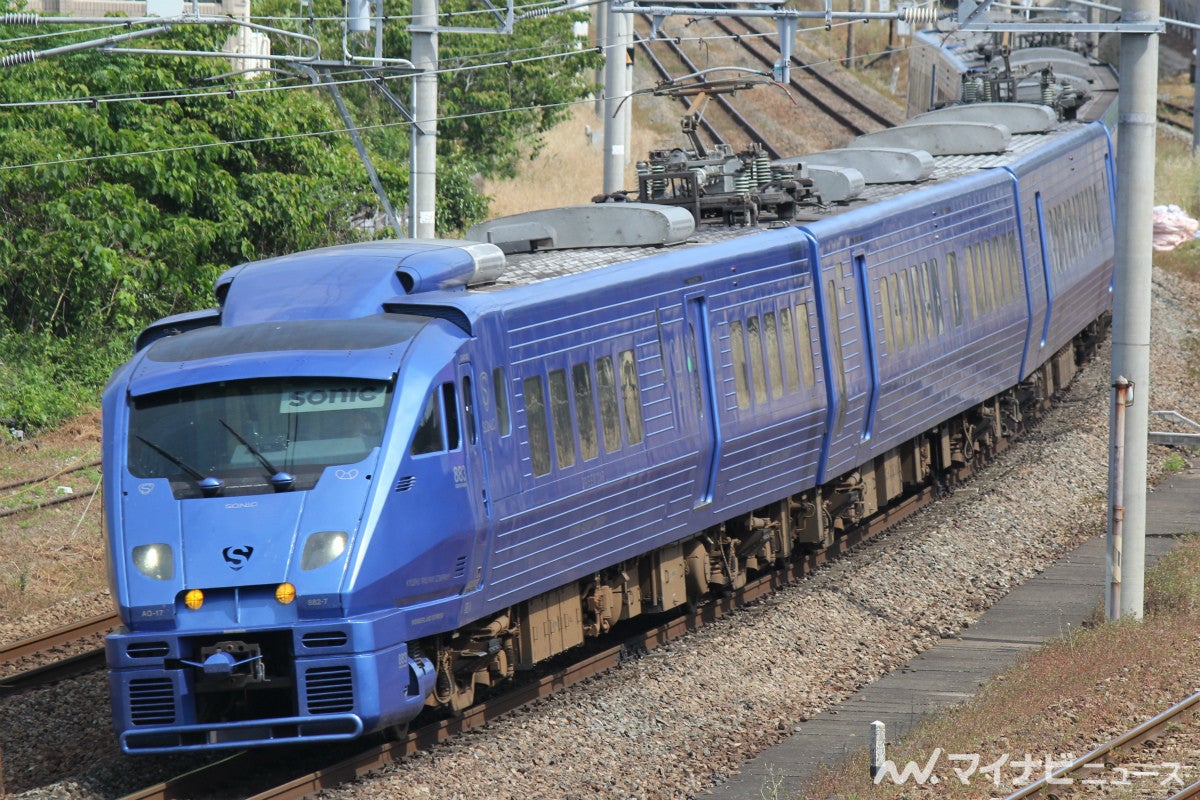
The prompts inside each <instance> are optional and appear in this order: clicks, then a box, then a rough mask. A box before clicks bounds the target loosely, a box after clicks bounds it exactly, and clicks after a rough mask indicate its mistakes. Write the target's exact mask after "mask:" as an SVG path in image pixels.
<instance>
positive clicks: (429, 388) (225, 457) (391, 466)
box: [104, 242, 503, 753]
mask: <svg viewBox="0 0 1200 800" xmlns="http://www.w3.org/2000/svg"><path fill="white" fill-rule="evenodd" d="M493 251H494V252H493ZM496 258H498V259H499V260H500V262H501V263H502V261H503V255H502V254H500V253H499V251H498V250H497V249H495V248H491V247H490V246H489V245H479V246H467V247H458V246H454V245H449V244H446V243H429V242H423V243H415V242H407V243H404V242H389V243H376V244H371V245H359V246H349V247H343V248H330V249H327V250H323V251H315V252H312V253H303V254H298V255H296V256H290V257H285V258H280V259H273V260H269V261H264V262H258V263H255V264H249V265H244V266H242V267H239V268H235V269H234V270H231V271H230V272H229V273H227V274H226V275H225V276H223V277H222V279H221V280H219V281H218V287H217V288H218V296H219V297H220V298H222V300H223V302H222V305H221V307H220V308H219V309H213V310H211V311H208V312H200V313H198V314H188V315H181V316H180V317H176V318H169V319H167V320H164V321H162V322H160V323H158V324H156V325H155V326H152V327H151V328H149V329H147V330H146V331H145V332H143V334H142V336H141V337H139V341H138V345H137V346H138V349H137V352H136V354H135V356H134V358H133V359H132V360H131V361H130V362H128V363H127V364H125V365H124V366H123V367H122V368H120V369H119V370H118V371H117V372H116V373H115V375H114V376H113V379H112V380H111V381H110V383H109V385H108V387H107V389H106V391H105V396H104V443H105V444H104V448H105V449H104V458H105V470H104V472H105V498H106V509H105V521H106V526H107V530H108V549H109V569H110V571H111V583H112V589H113V597H114V598H115V600H116V602H117V605H118V607H119V610H120V614H121V617H122V620H123V622H124V625H125V627H124V629H122V630H120V631H118V632H116V633H114V634H113V635H111V636H110V637H109V639H108V642H107V657H108V665H109V683H110V690H111V695H112V704H113V719H114V725H115V727H116V729H117V732H118V735H119V737H120V742H121V747H122V749H124V750H125V751H126V752H130V753H150V752H167V751H179V750H201V749H209V748H222V747H247V746H255V745H266V744H274V743H282V742H298V741H321V740H336V739H348V738H353V737H355V736H358V735H361V734H362V733H364V732H367V731H371V730H377V729H381V728H385V727H388V726H392V725H399V724H403V723H405V722H406V721H407V720H409V719H411V718H412V717H414V716H415V715H416V714H417V713H418V712H419V711H420V709H421V708H422V706H423V705H424V703H425V698H426V696H427V695H429V694H430V693H431V692H432V691H433V687H434V667H433V664H432V663H431V662H430V661H429V660H428V659H426V658H425V657H423V656H422V655H421V654H419V653H415V652H409V650H408V647H407V645H406V641H407V638H408V637H406V635H405V626H404V625H403V624H401V621H400V619H399V611H398V609H397V604H398V600H397V598H398V597H408V598H410V600H412V601H416V602H420V601H421V599H423V598H429V597H445V596H454V595H457V594H458V593H460V592H461V591H462V589H463V587H464V584H465V582H466V578H465V577H464V574H465V567H464V565H463V564H461V563H457V561H459V560H461V559H460V558H459V555H458V554H460V553H462V552H463V551H469V550H470V548H471V546H472V544H473V543H474V542H475V541H476V540H477V531H476V530H475V528H474V522H473V520H474V514H473V512H472V509H471V503H470V502H469V501H466V500H464V496H465V494H466V492H465V486H464V469H465V468H464V466H463V465H461V464H458V463H455V462H454V457H455V453H453V452H451V451H455V450H457V452H458V457H459V458H460V460H461V457H462V456H461V452H462V448H456V447H454V446H452V445H453V443H452V442H448V441H447V437H448V436H453V435H455V434H453V433H450V432H449V431H451V430H457V429H458V425H457V423H455V424H454V425H453V426H451V425H447V424H444V422H443V420H444V419H446V417H447V416H450V417H453V416H454V414H455V413H456V411H455V406H454V404H453V402H452V401H451V402H450V403H447V398H446V397H445V396H443V395H444V392H443V391H442V387H443V386H444V385H445V383H443V381H444V379H445V378H446V377H447V376H453V370H454V362H455V354H456V353H457V351H458V348H459V346H460V345H461V342H462V341H463V339H464V338H465V334H463V332H462V331H461V330H460V329H459V328H457V327H455V326H453V325H451V324H450V323H447V322H445V321H443V320H438V319H431V318H420V317H411V316H406V315H399V314H388V313H385V312H384V311H383V304H384V303H386V302H387V301H388V300H391V299H395V298H396V297H402V296H404V294H405V293H406V291H407V290H411V289H413V288H414V287H415V286H418V285H420V284H421V283H422V282H424V283H425V284H427V285H434V286H436V287H437V288H443V289H444V288H448V287H451V288H452V287H454V286H465V284H466V282H467V281H468V280H470V279H471V276H473V275H478V274H479V273H480V270H481V264H482V269H483V271H486V269H487V268H488V267H487V264H486V262H488V261H489V260H491V261H494V260H495V259H496ZM450 380H451V381H452V380H453V378H452V377H451V378H450ZM451 385H452V384H451ZM447 406H449V407H447ZM398 474H403V475H404V476H406V478H407V479H409V480H410V481H411V480H412V479H414V478H415V480H417V481H419V482H420V483H422V491H421V492H420V503H419V504H418V503H417V501H416V500H414V499H412V496H410V495H409V494H406V493H404V492H401V491H400V490H398V489H397V488H396V486H395V483H396V476H397V475H398ZM415 494H416V493H412V495H415ZM405 503H407V504H408V505H405ZM401 506H403V507H401ZM438 509H442V510H443V511H442V512H439V520H440V522H439V524H438V525H436V526H434V525H430V524H425V523H424V521H423V516H422V515H423V514H430V513H435V510H438ZM446 509H450V512H449V513H446V512H445V510H446ZM447 560H448V562H449V563H443V562H444V561H447ZM399 572H405V573H406V574H408V575H413V574H419V575H426V576H431V577H430V578H429V580H426V581H423V582H422V583H421V585H419V586H410V587H406V586H398V585H396V583H397V580H396V578H395V575H396V574H397V573H399Z"/></svg>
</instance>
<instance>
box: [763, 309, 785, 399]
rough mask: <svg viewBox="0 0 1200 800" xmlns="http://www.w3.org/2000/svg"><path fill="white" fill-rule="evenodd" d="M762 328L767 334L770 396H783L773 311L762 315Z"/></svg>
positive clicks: (777, 330)
mask: <svg viewBox="0 0 1200 800" xmlns="http://www.w3.org/2000/svg"><path fill="white" fill-rule="evenodd" d="M763 328H764V329H765V332H766V335H767V378H768V379H769V380H770V381H771V396H772V397H782V396H783V368H782V367H781V366H780V364H779V329H778V327H776V325H775V313H774V312H769V313H767V314H764V315H763Z"/></svg>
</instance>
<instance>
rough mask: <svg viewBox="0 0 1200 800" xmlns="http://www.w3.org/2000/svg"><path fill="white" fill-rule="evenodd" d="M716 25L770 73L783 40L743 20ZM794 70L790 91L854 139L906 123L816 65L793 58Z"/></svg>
mask: <svg viewBox="0 0 1200 800" xmlns="http://www.w3.org/2000/svg"><path fill="white" fill-rule="evenodd" d="M712 21H713V24H714V25H716V27H717V28H718V29H719V30H720V31H721V32H722V33H724V34H725V35H726V36H729V37H730V38H732V39H733V40H734V41H735V42H737V43H738V44H739V45H740V46H741V47H742V49H743V50H745V52H746V53H748V54H749V55H750V56H751V57H752V58H753V59H754V60H755V61H756V62H758V63H759V64H761V65H762V66H763V67H765V68H766V69H767V71H770V70H771V69H772V68H773V67H774V65H775V61H776V59H777V58H778V57H779V40H778V39H777V38H773V37H771V36H764V35H762V32H761V31H760V30H758V29H757V28H756V27H755V26H754V25H753V24H751V23H750V22H748V21H747V20H744V19H741V18H740V17H725V18H722V17H715V18H713V20H712ZM790 61H791V66H792V68H793V70H794V72H793V75H792V77H791V79H790V81H789V83H788V88H789V89H790V90H791V91H793V92H795V93H796V94H797V95H799V96H800V97H801V98H802V99H803V100H804V101H806V102H807V103H809V104H810V105H811V106H812V107H813V108H815V109H816V110H817V111H819V112H820V113H821V114H823V115H824V116H825V117H827V118H828V119H829V120H831V121H833V122H835V123H837V124H838V125H840V126H841V127H842V128H844V129H845V130H846V132H847V133H849V134H851V135H853V136H859V135H861V134H864V133H869V132H871V131H875V130H879V129H881V128H885V127H889V126H892V125H895V124H897V123H899V122H901V121H902V120H900V119H892V118H890V117H888V116H887V115H885V114H881V113H880V112H879V111H877V110H876V109H875V108H873V107H871V105H870V104H868V103H864V102H863V101H862V100H860V99H859V98H858V97H856V96H855V95H854V93H853V92H851V91H849V90H848V89H846V88H845V87H844V86H842V85H841V84H840V83H838V82H837V81H835V80H833V79H832V78H830V77H829V76H828V75H826V74H824V73H823V72H821V71H820V70H818V69H816V67H814V66H813V65H812V64H808V63H806V62H804V61H802V60H801V59H800V58H799V57H797V56H795V55H793V56H792V57H791V59H790ZM797 72H798V73H799V74H801V75H803V76H804V77H805V78H807V79H809V81H810V82H811V83H813V84H815V86H809V85H808V84H807V83H806V82H802V81H801V80H799V79H798V78H797V77H796V73H797Z"/></svg>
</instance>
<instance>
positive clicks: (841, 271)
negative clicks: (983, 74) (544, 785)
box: [104, 106, 1113, 753]
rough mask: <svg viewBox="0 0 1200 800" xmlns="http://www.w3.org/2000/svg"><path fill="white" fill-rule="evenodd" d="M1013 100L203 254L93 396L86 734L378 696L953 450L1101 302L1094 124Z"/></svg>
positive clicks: (351, 717)
mask: <svg viewBox="0 0 1200 800" xmlns="http://www.w3.org/2000/svg"><path fill="white" fill-rule="evenodd" d="M989 108H990V109H991V110H990V111H989V110H988V109H989ZM1013 108H1015V107H1013V106H1010V107H1008V108H1006V107H1005V106H998V107H981V108H980V109H978V110H977V111H978V112H979V113H983V114H985V116H986V115H987V114H991V115H1002V116H1004V115H1007V116H1011V115H1012V114H1013V111H1012V109H1013ZM1037 113H1043V112H1037ZM1047 114H1048V116H1046V123H1045V126H1044V128H1043V129H1041V130H1037V131H1028V132H1012V131H1010V130H1008V129H1006V128H1005V129H1003V130H998V131H997V135H999V136H1002V141H1003V142H1004V147H1003V148H1002V150H1001V151H1000V152H969V153H958V154H954V155H941V154H931V153H929V152H928V151H923V150H919V149H912V150H911V156H910V159H911V160H912V162H913V163H917V164H920V165H922V166H921V167H920V168H921V169H922V170H923V171H924V173H923V174H921V175H919V176H918V177H916V178H908V179H905V180H900V181H896V180H891V181H887V180H879V179H877V178H874V177H872V170H871V168H869V167H868V166H867V165H866V163H865V162H864V163H863V164H862V170H861V171H860V173H861V174H860V176H859V178H858V179H857V180H858V182H859V183H860V184H861V185H862V186H863V190H862V192H861V193H860V194H859V195H857V196H854V197H848V198H845V199H843V200H841V201H839V202H836V203H834V202H823V203H822V204H820V205H813V206H810V207H807V208H806V209H805V210H804V213H803V215H802V216H803V217H804V218H802V219H797V220H791V221H778V222H776V224H775V225H774V226H771V227H768V228H764V229H751V228H739V229H726V228H716V227H712V226H700V227H697V226H696V221H695V220H694V219H693V218H692V217H691V215H690V212H688V211H687V210H685V209H680V208H670V207H664V206H662V205H653V204H648V203H646V204H643V203H632V204H611V205H604V206H591V207H587V208H576V209H571V210H566V211H562V212H544V213H539V214H535V215H533V216H526V217H522V218H521V219H517V220H512V219H510V220H501V221H496V222H494V223H491V224H488V225H483V226H480V227H478V228H477V229H475V230H473V231H472V233H471V240H467V241H449V240H393V241H380V242H371V243H364V244H356V245H346V246H341V247H334V248H327V249H323V250H315V251H311V252H306V253H298V254H295V255H291V256H284V257H281V258H276V259H269V260H266V261H260V262H254V263H250V264H244V265H241V266H239V267H235V268H233V269H231V270H229V271H228V272H227V273H225V275H223V276H222V277H221V279H220V280H219V281H218V282H217V286H216V299H217V305H216V306H215V307H214V308H212V309H208V310H204V311H198V312H193V313H189V314H183V315H179V316H176V317H172V318H168V319H166V320H162V321H160V322H158V323H155V324H154V325H153V326H151V327H150V328H148V329H147V330H146V331H144V332H143V333H142V335H141V336H140V337H139V338H138V341H137V342H136V346H135V349H136V352H135V355H134V357H133V359H132V360H131V361H130V362H129V363H127V364H125V365H124V366H122V367H121V368H120V369H119V370H118V371H117V372H116V373H115V374H114V376H113V378H112V380H111V381H110V383H109V385H108V387H107V388H106V391H105V395H104V459H105V470H104V473H105V477H104V480H105V497H106V509H105V519H106V525H107V531H108V534H107V535H108V538H109V542H108V544H109V554H110V569H111V574H112V590H113V597H114V598H115V599H116V602H117V604H118V607H119V610H120V614H121V618H122V621H123V623H124V628H123V629H121V630H120V631H118V632H116V633H114V634H113V635H111V636H110V637H109V639H108V642H107V653H108V665H109V681H110V688H111V694H112V702H113V716H114V723H115V725H116V728H117V732H118V735H119V737H120V742H121V746H122V748H123V749H124V750H125V751H127V752H131V753H147V752H171V751H181V750H206V749H215V748H229V747H251V746H265V745H272V744H286V743H295V742H313V741H328V740H341V739H350V738H354V737H357V736H361V735H364V734H367V733H370V732H375V731H392V732H395V731H396V730H400V729H402V728H403V726H405V725H406V724H407V723H408V722H409V721H410V720H412V719H413V718H414V717H415V716H416V715H417V714H418V713H420V712H421V711H422V709H426V708H432V709H445V710H451V711H453V710H460V709H462V708H465V707H466V706H468V705H469V704H470V703H471V702H473V700H474V698H475V695H476V693H477V691H479V690H481V689H486V688H487V687H489V686H492V685H494V684H496V683H498V682H501V681H503V680H505V679H507V678H509V677H511V676H512V675H513V674H514V672H515V671H516V670H518V669H526V668H530V667H533V666H534V665H536V664H538V663H539V662H541V661H543V660H545V659H546V658H548V657H550V656H553V655H555V654H557V653H560V652H563V651H565V650H567V649H569V648H571V647H573V646H576V645H578V644H580V643H582V642H583V641H584V640H585V639H587V638H589V637H593V636H598V635H601V634H603V633H605V632H606V631H608V630H609V629H611V628H612V626H614V625H616V624H617V623H619V622H620V621H621V620H624V619H628V618H631V617H635V616H638V615H640V614H646V613H655V612H666V611H670V610H671V609H674V608H677V607H679V606H681V605H683V604H685V603H691V602H700V601H702V600H703V598H704V597H705V596H706V595H707V594H708V593H709V592H711V591H714V590H723V589H730V588H737V587H739V586H741V585H742V584H744V582H745V581H746V578H747V575H749V574H751V573H752V572H753V571H755V570H758V569H764V568H767V567H769V566H770V565H772V564H773V563H775V562H777V561H779V560H782V559H787V558H789V557H790V556H792V555H793V554H794V553H796V552H798V551H806V550H809V549H811V548H817V547H822V546H825V545H828V544H830V543H832V542H834V541H835V540H836V538H837V537H838V536H839V535H841V534H842V533H844V532H845V531H846V530H848V529H849V528H851V527H852V526H854V525H855V524H857V523H859V522H861V521H862V520H863V519H866V518H867V517H869V516H870V515H872V514H873V513H875V512H876V511H877V510H879V509H880V508H882V507H884V506H886V505H887V504H888V503H890V502H893V501H895V500H896V499H898V498H900V497H902V496H903V495H904V493H905V492H906V491H909V490H912V489H914V488H918V487H921V486H927V485H929V484H931V483H936V484H941V483H945V482H950V481H953V479H954V477H955V475H956V470H958V469H961V468H962V467H964V466H965V465H968V464H971V463H972V462H973V461H974V460H976V459H978V458H980V457H983V456H986V455H987V454H988V453H989V452H990V451H991V450H990V448H992V447H994V445H995V443H996V441H997V440H998V439H999V437H1000V436H1001V435H1002V434H1004V433H1006V432H1008V431H1010V430H1012V429H1013V428H1014V427H1019V426H1020V424H1021V414H1022V409H1025V408H1028V407H1029V403H1030V401H1031V400H1032V401H1035V402H1045V401H1046V398H1047V397H1048V396H1049V393H1050V392H1052V391H1053V390H1054V389H1055V388H1057V387H1060V386H1062V385H1063V384H1064V383H1065V382H1066V381H1067V380H1069V373H1070V371H1071V370H1072V369H1073V367H1074V363H1075V346H1076V343H1077V342H1078V341H1079V340H1080V336H1081V334H1084V333H1087V332H1090V331H1094V330H1095V329H1096V328H1097V327H1098V326H1099V324H1100V321H1102V320H1103V317H1104V315H1105V313H1106V311H1107V309H1108V304H1109V291H1110V284H1111V271H1112V225H1113V214H1112V192H1113V187H1112V180H1113V175H1112V164H1111V159H1112V157H1111V146H1110V142H1109V137H1108V133H1107V131H1106V129H1105V128H1104V126H1103V125H1101V124H1099V123H1085V122H1083V121H1080V120H1074V119H1070V118H1067V119H1060V118H1059V117H1058V115H1057V114H1055V113H1054V112H1045V114H1043V115H1044V116H1045V115H1047ZM946 124H952V123H946ZM989 124H992V125H993V127H996V128H1002V127H1003V126H1000V125H997V124H994V123H989ZM919 127H920V126H919V125H918V126H914V127H913V128H911V129H909V133H910V134H911V135H912V136H914V137H915V136H916V135H917V134H916V131H917V130H918V128H919ZM900 130H901V131H902V132H901V134H900V136H901V139H902V140H903V135H904V133H903V129H900ZM867 149H870V148H864V154H863V156H862V158H864V159H865V158H866V155H865V150H867ZM838 157H839V158H840V157H841V156H838ZM833 158H834V157H833V156H831V155H825V156H821V155H820V154H816V155H813V156H812V157H811V159H808V157H801V158H800V159H799V161H800V162H805V161H806V160H811V165H812V169H813V171H814V173H815V172H816V171H818V167H819V166H821V165H823V164H828V163H829V162H830V161H831V160H832V159H833ZM791 168H792V169H795V168H796V166H795V165H792V167H791ZM842 168H845V167H842ZM850 183H854V181H850ZM638 225H641V226H643V227H642V228H638ZM635 229H636V230H652V231H654V233H653V234H646V235H644V236H641V235H639V237H638V239H637V241H636V242H633V243H625V244H623V245H622V244H620V243H618V242H613V241H605V242H596V243H593V244H592V245H590V246H589V245H587V243H586V242H582V243H581V242H579V241H577V238H578V236H579V235H580V231H596V232H600V233H602V234H605V235H607V234H610V233H612V232H614V231H618V230H620V231H626V232H628V231H631V230H635ZM558 230H562V231H569V232H570V233H569V236H568V238H569V239H571V240H572V244H571V249H556V248H557V247H558V244H557V242H556V237H557V236H559V234H558V233H556V231H558Z"/></svg>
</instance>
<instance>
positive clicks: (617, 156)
mask: <svg viewBox="0 0 1200 800" xmlns="http://www.w3.org/2000/svg"><path fill="white" fill-rule="evenodd" d="M604 13H605V15H606V16H607V17H608V25H607V29H606V31H605V34H606V35H605V37H604V193H605V194H612V193H613V192H616V191H619V190H621V189H623V188H625V185H624V184H625V160H626V158H627V153H628V152H629V139H628V131H629V129H630V119H629V116H630V108H629V106H630V103H629V102H628V100H627V98H628V90H627V86H628V79H627V78H626V74H625V70H626V67H625V58H626V53H627V52H628V50H629V46H630V45H631V44H632V43H633V37H632V35H631V31H632V30H633V19H632V18H631V17H630V16H629V15H628V14H614V13H613V11H612V0H609V2H607V3H605V4H604ZM622 101H625V102H622Z"/></svg>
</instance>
